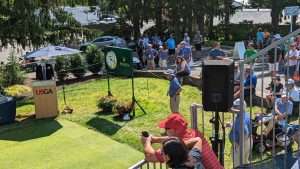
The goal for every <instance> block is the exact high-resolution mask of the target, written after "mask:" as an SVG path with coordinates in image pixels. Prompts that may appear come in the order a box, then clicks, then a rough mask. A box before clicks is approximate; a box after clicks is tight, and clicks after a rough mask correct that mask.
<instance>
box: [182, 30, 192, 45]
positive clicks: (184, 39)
mask: <svg viewBox="0 0 300 169" xmlns="http://www.w3.org/2000/svg"><path fill="white" fill-rule="evenodd" d="M183 41H185V42H186V44H187V45H190V44H191V38H190V36H189V34H188V33H187V32H186V33H184V35H183Z"/></svg>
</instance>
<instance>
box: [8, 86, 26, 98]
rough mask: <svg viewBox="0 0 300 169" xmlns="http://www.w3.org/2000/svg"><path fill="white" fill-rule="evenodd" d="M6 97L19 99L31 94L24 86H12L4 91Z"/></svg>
mask: <svg viewBox="0 0 300 169" xmlns="http://www.w3.org/2000/svg"><path fill="white" fill-rule="evenodd" d="M4 93H5V94H6V95H7V96H13V97H20V96H24V95H27V94H28V93H31V88H30V87H28V86H24V85H13V86H10V87H8V88H6V89H4Z"/></svg>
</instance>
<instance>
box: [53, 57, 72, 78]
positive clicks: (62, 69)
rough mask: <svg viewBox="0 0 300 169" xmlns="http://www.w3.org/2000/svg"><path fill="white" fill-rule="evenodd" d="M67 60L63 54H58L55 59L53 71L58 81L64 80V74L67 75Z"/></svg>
mask: <svg viewBox="0 0 300 169" xmlns="http://www.w3.org/2000/svg"><path fill="white" fill-rule="evenodd" d="M69 66H70V65H69V61H68V59H67V58H66V57H65V56H58V57H56V59H55V71H56V74H57V78H58V80H60V81H63V80H65V78H66V76H67V75H68V69H69Z"/></svg>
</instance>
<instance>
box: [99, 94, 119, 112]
mask: <svg viewBox="0 0 300 169" xmlns="http://www.w3.org/2000/svg"><path fill="white" fill-rule="evenodd" d="M116 103H117V99H116V98H115V97H113V96H104V97H101V98H100V99H99V102H98V108H100V109H102V112H105V113H112V111H113V107H114V106H115V105H116Z"/></svg>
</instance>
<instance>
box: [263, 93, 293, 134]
mask: <svg viewBox="0 0 300 169" xmlns="http://www.w3.org/2000/svg"><path fill="white" fill-rule="evenodd" d="M292 112H293V102H291V101H290V100H289V99H288V97H287V94H286V93H285V92H283V93H282V94H281V98H278V99H276V101H275V109H274V112H273V115H274V116H275V117H274V121H275V123H276V122H278V124H279V125H281V126H283V127H284V126H285V125H286V124H287V119H288V116H290V115H291V114H292ZM273 127H274V122H273V120H270V121H269V123H268V126H267V127H266V129H265V130H264V132H263V134H264V135H265V136H267V135H268V134H269V133H270V131H271V130H272V129H273Z"/></svg>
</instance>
